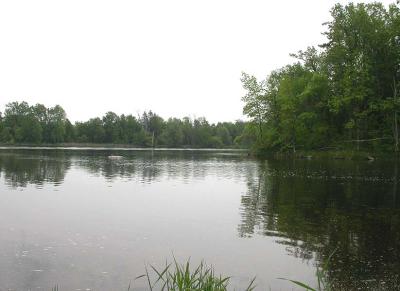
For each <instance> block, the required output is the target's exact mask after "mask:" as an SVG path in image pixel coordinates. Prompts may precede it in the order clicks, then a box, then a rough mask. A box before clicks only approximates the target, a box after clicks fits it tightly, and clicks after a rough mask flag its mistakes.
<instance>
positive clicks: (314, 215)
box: [0, 149, 400, 290]
mask: <svg viewBox="0 0 400 291" xmlns="http://www.w3.org/2000/svg"><path fill="white" fill-rule="evenodd" d="M109 155H120V156H122V157H121V158H114V159H112V158H111V159H110V158H109ZM399 177H400V165H398V164H397V163H395V162H394V161H374V162H351V161H332V160H330V161H323V160H284V161H278V160H262V161H260V160H254V159H250V158H248V157H245V156H244V155H242V154H241V153H240V152H229V151H228V152H219V151H155V152H151V151H127V150H123V151H118V150H112V151H111V150H110V151H108V150H78V149H75V150H62V149H58V150H54V149H53V150H51V149H41V150H39V149H36V150H29V149H12V150H10V149H1V150H0V290H49V289H50V288H51V287H52V286H54V285H55V284H58V285H59V286H60V290H89V289H90V290H127V287H128V285H129V283H130V281H133V279H134V278H135V277H136V276H138V275H141V274H142V273H143V271H144V265H145V264H146V263H150V264H154V265H156V266H162V265H163V264H164V262H165V260H166V259H169V260H171V259H172V254H174V256H175V257H176V258H177V260H178V261H184V260H186V259H187V258H189V257H191V260H192V262H193V263H197V262H200V261H201V260H202V259H204V260H205V261H206V262H208V263H210V264H213V266H215V268H216V270H217V272H219V273H223V274H226V275H230V276H232V286H233V287H236V289H237V290H240V288H242V287H243V286H245V285H246V284H247V283H248V282H249V281H250V280H251V278H252V277H253V276H255V275H256V276H257V285H258V286H259V289H258V290H269V288H271V289H272V290H296V289H295V288H292V285H290V284H289V283H287V282H285V281H282V280H278V279H277V278H278V277H286V278H291V279H296V280H301V281H304V282H307V283H310V284H315V282H316V281H315V271H316V266H317V265H319V264H320V263H321V261H323V260H325V259H326V258H327V257H328V256H329V254H330V253H331V252H332V251H333V250H335V249H337V251H336V253H335V254H334V256H333V258H332V261H331V264H330V265H329V270H328V272H329V276H330V277H331V279H332V280H333V281H334V282H335V284H336V286H337V287H336V288H337V290H357V289H358V290H368V289H370V290H375V289H376V288H378V286H379V287H380V288H383V289H386V290H400V287H398V286H399V285H398V284H399V281H400V278H399V276H400V190H399V188H400V182H399ZM144 283H145V282H142V281H140V280H139V281H137V282H135V284H136V286H137V289H136V290H141V288H142V287H143V286H144ZM142 290H143V289H142Z"/></svg>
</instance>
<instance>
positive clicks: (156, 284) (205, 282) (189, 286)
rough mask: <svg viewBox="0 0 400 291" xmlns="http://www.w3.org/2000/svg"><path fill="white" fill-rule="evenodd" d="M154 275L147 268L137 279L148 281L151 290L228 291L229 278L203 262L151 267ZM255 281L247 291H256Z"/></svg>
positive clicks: (175, 262)
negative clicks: (216, 272)
mask: <svg viewBox="0 0 400 291" xmlns="http://www.w3.org/2000/svg"><path fill="white" fill-rule="evenodd" d="M150 268H151V270H152V271H153V272H154V274H151V273H150V272H149V271H148V269H147V268H146V273H145V274H143V275H141V276H139V277H137V278H136V279H139V278H144V279H145V280H146V281H147V284H148V288H149V290H154V289H156V290H166V291H172V290H173V291H187V290H193V291H196V290H197V291H226V290H228V285H229V279H230V278H229V277H222V276H221V275H219V276H218V275H216V274H215V271H214V268H213V267H209V266H207V265H205V264H204V263H203V262H201V263H200V264H199V265H198V266H197V267H195V268H192V267H191V266H190V261H189V260H188V261H187V262H186V263H185V264H182V265H180V264H178V262H177V261H176V260H175V258H174V263H172V264H171V263H170V264H169V263H166V264H165V267H164V268H163V269H157V268H155V267H154V266H150ZM253 285H254V279H253V280H252V281H251V282H250V284H249V285H248V287H247V288H246V289H245V291H251V290H254V288H255V287H254V286H253Z"/></svg>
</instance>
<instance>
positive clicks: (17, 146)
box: [0, 143, 248, 152]
mask: <svg viewBox="0 0 400 291" xmlns="http://www.w3.org/2000/svg"><path fill="white" fill-rule="evenodd" d="M0 149H76V150H79V149H94V150H138V151H148V150H155V151H174V150H176V151H238V152H245V151H248V149H240V148H233V147H230V148H228V147H225V148H193V147H179V148H174V147H140V146H134V145H130V144H97V143H58V144H1V143H0Z"/></svg>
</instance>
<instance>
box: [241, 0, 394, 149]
mask: <svg viewBox="0 0 400 291" xmlns="http://www.w3.org/2000/svg"><path fill="white" fill-rule="evenodd" d="M331 16H332V18H331V21H329V22H327V23H325V24H324V27H325V31H324V33H323V34H324V35H325V37H326V42H325V43H323V44H321V45H319V46H318V47H308V48H307V49H306V50H304V51H299V52H297V53H295V54H292V56H293V57H294V58H296V59H297V62H295V63H293V64H290V65H287V66H285V67H283V68H280V69H278V70H275V71H273V72H272V73H271V74H270V75H269V76H268V77H267V78H266V79H264V80H257V78H256V77H254V76H251V75H249V74H246V73H243V74H242V84H243V87H244V88H245V89H246V92H247V94H246V95H245V96H244V97H243V101H244V102H245V107H244V113H245V114H246V115H247V116H248V117H249V118H250V119H251V123H249V124H248V125H247V126H246V129H245V131H244V135H246V136H248V137H252V139H253V142H254V149H255V150H258V151H260V152H263V151H267V150H274V151H276V150H286V151H296V149H301V150H321V149H352V150H379V151H394V150H395V151H398V150H399V128H398V127H399V116H398V112H399V110H400V100H399V99H400V98H399V92H400V86H399V83H400V8H399V6H398V4H397V5H396V4H392V5H390V6H389V7H385V6H384V5H383V4H381V3H371V4H348V5H346V6H343V5H340V4H337V5H336V6H334V7H333V8H332V10H331Z"/></svg>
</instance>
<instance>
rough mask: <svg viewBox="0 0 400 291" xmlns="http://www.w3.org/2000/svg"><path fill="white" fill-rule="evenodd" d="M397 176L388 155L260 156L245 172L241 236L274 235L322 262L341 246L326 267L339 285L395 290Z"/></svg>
mask: <svg viewBox="0 0 400 291" xmlns="http://www.w3.org/2000/svg"><path fill="white" fill-rule="evenodd" d="M398 179H399V177H398V165H397V164H394V165H393V163H388V162H379V163H378V162H375V163H373V164H371V163H367V162H358V163H356V162H350V161H306V160H296V161H276V160H269V161H260V162H258V167H257V168H255V169H254V171H253V172H249V173H248V177H247V188H248V190H247V193H246V194H245V195H244V196H243V197H242V200H241V205H242V206H241V216H242V221H241V224H240V225H239V226H238V232H239V236H242V237H249V236H254V235H260V236H270V237H274V238H275V241H276V242H277V243H280V244H284V245H287V251H288V253H290V254H291V255H293V256H295V257H299V258H302V259H306V260H308V259H310V258H315V259H316V261H317V262H319V263H321V262H322V261H324V260H325V259H326V258H327V257H328V256H329V254H330V253H331V252H332V251H333V250H334V249H335V248H338V250H337V252H336V253H335V255H334V256H333V258H332V261H331V263H330V265H329V270H328V272H329V276H330V278H331V280H332V281H333V282H335V286H336V288H337V289H338V290H340V289H343V290H353V289H357V288H361V289H363V288H365V289H368V288H376V287H377V286H383V287H385V290H386V289H388V290H398V289H399V285H398V283H399V275H400V252H399V251H400V207H399V204H400V203H399V199H398V198H397V194H398V193H397V192H398V186H397V185H398ZM363 290H364V289H363Z"/></svg>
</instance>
